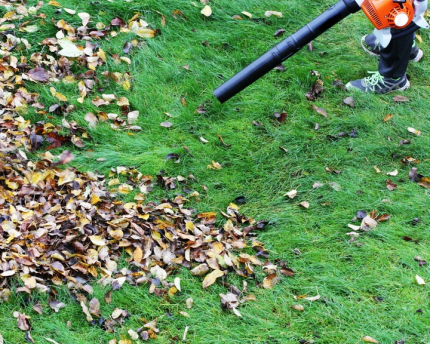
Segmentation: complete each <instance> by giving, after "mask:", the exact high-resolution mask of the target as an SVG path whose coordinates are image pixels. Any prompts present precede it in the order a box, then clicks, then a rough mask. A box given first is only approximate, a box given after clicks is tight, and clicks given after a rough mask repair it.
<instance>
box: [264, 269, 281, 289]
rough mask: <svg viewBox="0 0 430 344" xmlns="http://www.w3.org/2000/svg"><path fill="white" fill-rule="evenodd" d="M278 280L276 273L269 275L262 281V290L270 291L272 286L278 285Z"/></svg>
mask: <svg viewBox="0 0 430 344" xmlns="http://www.w3.org/2000/svg"><path fill="white" fill-rule="evenodd" d="M278 281H279V278H278V275H277V274H276V273H273V274H270V275H269V276H267V277H266V278H264V280H263V288H264V289H272V288H273V286H274V285H275V284H276V283H278Z"/></svg>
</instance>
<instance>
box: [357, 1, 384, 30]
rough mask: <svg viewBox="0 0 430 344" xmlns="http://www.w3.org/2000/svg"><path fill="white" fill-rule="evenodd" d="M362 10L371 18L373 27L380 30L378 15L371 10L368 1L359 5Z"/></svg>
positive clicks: (380, 23) (371, 7) (380, 24)
mask: <svg viewBox="0 0 430 344" xmlns="http://www.w3.org/2000/svg"><path fill="white" fill-rule="evenodd" d="M361 7H362V8H364V10H365V11H366V12H367V13H368V15H369V16H370V17H371V18H372V22H373V23H374V25H375V27H376V28H377V29H380V28H382V22H381V20H380V19H379V17H378V15H377V14H376V11H375V9H374V8H373V6H372V4H371V3H370V1H369V0H365V1H364V2H363V4H362V5H361Z"/></svg>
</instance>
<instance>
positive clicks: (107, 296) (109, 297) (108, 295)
mask: <svg viewBox="0 0 430 344" xmlns="http://www.w3.org/2000/svg"><path fill="white" fill-rule="evenodd" d="M104 300H105V302H106V303H108V304H110V303H111V302H112V290H109V291H108V292H107V293H106V294H105V296H104Z"/></svg>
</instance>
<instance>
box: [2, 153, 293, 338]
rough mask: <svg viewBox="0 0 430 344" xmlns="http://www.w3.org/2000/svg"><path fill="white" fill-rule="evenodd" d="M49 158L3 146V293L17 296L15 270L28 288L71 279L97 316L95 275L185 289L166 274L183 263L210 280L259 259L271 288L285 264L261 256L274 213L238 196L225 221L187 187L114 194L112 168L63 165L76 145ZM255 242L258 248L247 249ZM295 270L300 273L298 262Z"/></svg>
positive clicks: (249, 272) (115, 282) (159, 289)
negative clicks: (146, 195) (255, 209)
mask: <svg viewBox="0 0 430 344" xmlns="http://www.w3.org/2000/svg"><path fill="white" fill-rule="evenodd" d="M44 157H45V158H44V159H43V160H41V161H38V162H36V163H34V162H32V161H30V160H28V159H27V157H26V154H25V153H24V152H22V151H18V152H17V153H16V154H10V153H9V154H7V155H4V154H2V161H1V162H0V173H1V174H0V251H1V265H0V297H1V298H2V299H3V300H6V299H7V298H8V297H9V296H10V295H11V290H10V288H9V286H10V281H11V278H13V277H18V278H19V279H20V280H21V281H22V282H23V284H24V285H23V286H22V287H19V288H17V290H16V291H17V292H25V293H28V294H31V293H32V292H33V291H34V290H38V291H41V292H50V291H51V290H50V286H52V285H67V287H68V288H69V289H71V290H73V293H74V294H75V295H76V298H77V300H78V301H79V302H80V304H81V306H82V309H83V311H84V313H85V314H86V317H87V320H88V321H89V322H91V321H93V317H92V316H91V314H93V315H96V316H97V315H98V312H92V313H90V311H88V308H87V305H86V304H87V300H86V297H85V296H83V295H82V294H81V293H87V294H92V292H93V288H92V286H91V284H90V282H91V280H94V279H98V283H99V284H102V285H104V286H111V289H112V290H117V289H119V288H121V287H122V285H123V284H124V283H125V282H127V283H129V284H131V285H139V284H143V283H146V284H148V285H149V292H150V293H154V294H156V295H158V296H162V297H166V298H168V297H169V296H172V295H174V294H175V293H176V292H177V291H178V290H180V281H179V279H178V278H176V279H175V280H174V281H173V282H168V281H167V280H168V279H169V275H170V274H172V272H174V271H175V270H176V269H177V268H178V267H181V266H183V267H186V268H190V269H191V273H192V274H193V275H198V276H203V275H205V278H204V280H203V288H206V287H208V286H210V285H211V284H213V283H214V282H215V281H216V279H217V278H220V277H222V276H225V275H227V274H228V273H236V274H238V275H240V276H243V277H253V275H254V269H255V267H256V266H263V268H262V270H263V271H267V273H269V276H268V277H267V278H266V279H265V280H264V282H263V286H264V287H266V288H270V287H273V283H275V279H277V278H278V275H277V273H276V270H277V267H276V265H274V264H271V263H268V262H266V264H263V263H262V262H261V261H260V259H259V258H261V257H262V258H266V257H267V251H266V250H265V249H264V246H263V244H262V243H261V242H259V241H257V240H256V239H255V232H256V231H258V230H260V229H263V228H264V227H265V225H266V224H267V222H265V221H259V222H257V221H255V220H253V219H252V218H247V217H246V216H244V215H242V214H239V212H238V210H239V208H238V207H237V206H236V205H234V204H230V205H229V207H228V208H227V211H226V212H225V213H222V215H223V216H224V217H225V221H224V224H223V225H222V226H221V227H217V226H215V222H216V220H217V219H216V213H213V212H208V213H197V212H196V211H195V210H194V209H190V208H187V207H185V206H184V203H185V202H186V201H187V200H186V199H185V198H184V197H182V196H177V197H176V198H175V199H174V200H164V201H162V202H161V203H159V204H157V203H154V202H148V203H146V204H145V203H144V202H143V200H142V198H143V197H142V195H141V194H139V195H137V196H136V202H129V203H124V202H122V201H118V200H115V197H114V194H112V193H111V192H110V191H109V190H108V189H107V187H106V184H107V183H106V179H105V176H104V175H99V174H95V173H91V172H87V173H81V172H79V171H77V170H75V169H73V168H66V169H64V170H62V169H60V168H59V167H58V166H59V165H61V164H66V163H68V162H70V161H71V159H72V158H73V156H72V154H71V153H70V152H68V151H66V152H64V153H63V154H62V155H61V156H60V157H59V158H58V159H55V158H54V157H53V156H52V155H51V154H50V153H49V152H47V153H45V154H44ZM54 160H55V161H54ZM130 182H132V181H130ZM134 184H135V185H137V186H139V185H140V184H142V186H145V187H148V178H147V176H143V175H138V176H137V177H136V178H135V180H134ZM248 245H250V246H252V247H253V249H254V251H255V252H256V253H255V255H251V254H245V253H240V252H238V251H240V250H242V249H244V248H246V247H247V246H248ZM123 251H125V252H126V254H128V258H127V259H126V260H127V262H128V263H129V267H128V268H123V269H119V268H118V264H117V261H118V259H119V258H120V256H121V255H122V254H123ZM286 274H290V275H291V270H290V269H289V270H288V271H287V272H286ZM110 293H111V291H110ZM107 298H109V296H107ZM92 302H93V303H94V302H96V301H92ZM227 304H229V303H228V302H227ZM90 308H91V302H90ZM230 308H232V309H235V307H230ZM120 313H121V314H119V315H118V316H116V317H115V316H112V317H111V319H109V320H106V321H105V322H104V326H105V327H106V328H107V329H108V330H110V331H114V329H113V327H114V325H116V324H118V323H119V320H117V319H119V318H121V319H122V318H124V317H125V316H126V315H127V314H126V313H127V312H126V313H125V314H123V313H122V312H120ZM27 327H28V326H20V328H22V329H26V328H27ZM27 329H29V327H28V328H27ZM155 332H156V331H155Z"/></svg>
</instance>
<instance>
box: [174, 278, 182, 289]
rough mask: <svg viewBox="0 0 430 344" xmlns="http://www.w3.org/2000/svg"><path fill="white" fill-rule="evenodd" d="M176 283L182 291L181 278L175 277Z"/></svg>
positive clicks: (177, 287)
mask: <svg viewBox="0 0 430 344" xmlns="http://www.w3.org/2000/svg"><path fill="white" fill-rule="evenodd" d="M174 284H175V287H176V289H178V290H179V291H181V279H180V278H179V277H176V278H175V280H174Z"/></svg>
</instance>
